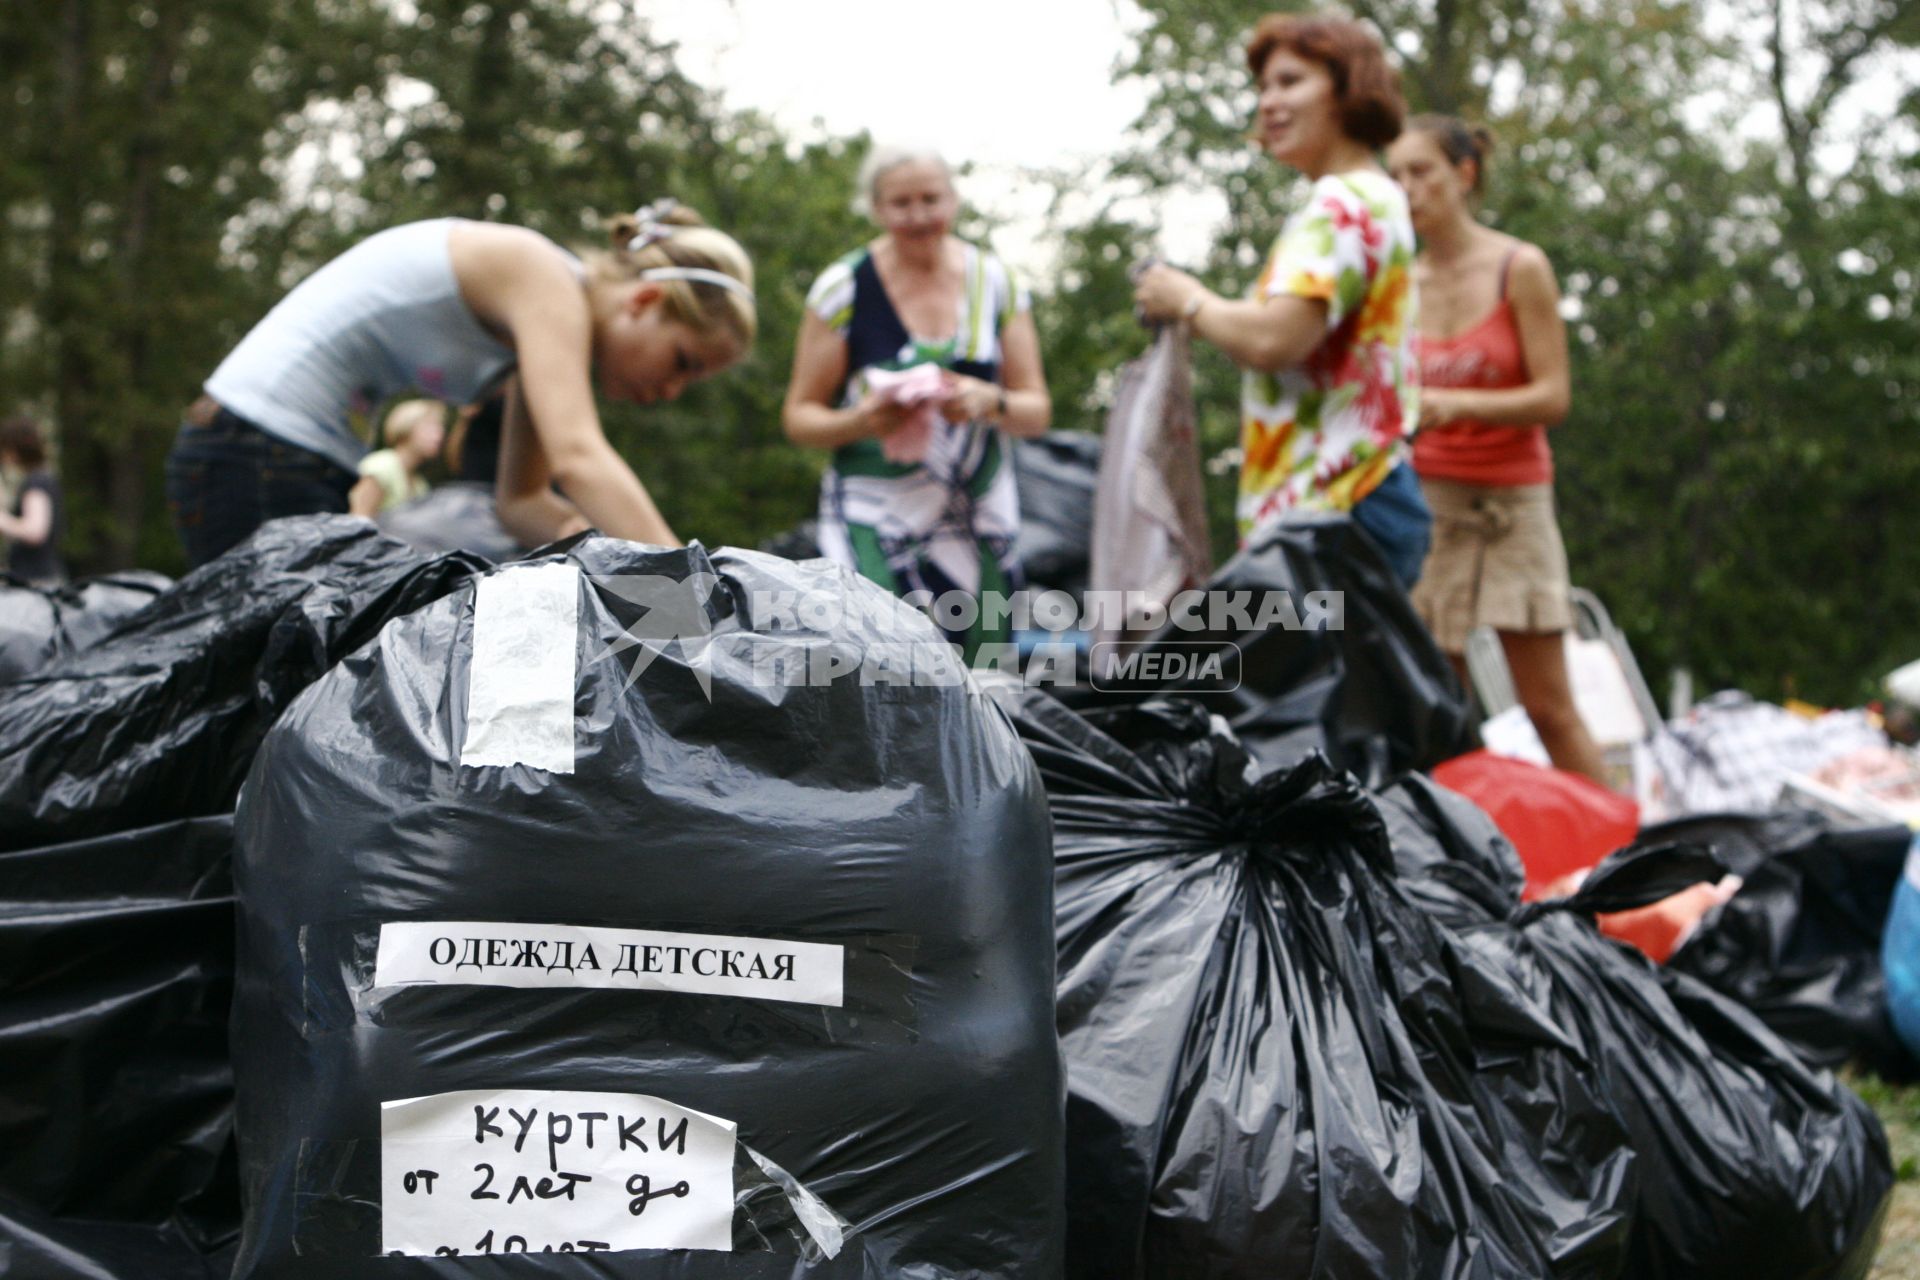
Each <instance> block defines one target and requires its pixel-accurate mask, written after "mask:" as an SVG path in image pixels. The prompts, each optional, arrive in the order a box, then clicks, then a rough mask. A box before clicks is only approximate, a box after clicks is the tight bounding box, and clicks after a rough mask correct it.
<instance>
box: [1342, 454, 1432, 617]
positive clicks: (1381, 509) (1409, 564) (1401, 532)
mask: <svg viewBox="0 0 1920 1280" xmlns="http://www.w3.org/2000/svg"><path fill="white" fill-rule="evenodd" d="M1353 522H1354V523H1355V524H1357V525H1359V526H1360V527H1361V528H1362V529H1365V530H1366V531H1367V535H1368V536H1369V537H1371V538H1372V539H1373V540H1374V542H1375V544H1376V545H1378V546H1379V548H1380V550H1381V552H1382V553H1383V554H1384V555H1385V556H1386V560H1387V565H1388V567H1389V568H1391V569H1392V570H1393V575H1394V576H1395V577H1396V578H1398V579H1400V585H1401V586H1403V587H1405V588H1407V589H1408V590H1409V591H1411V590H1412V589H1413V584H1414V583H1416V582H1418V581H1420V566H1421V565H1422V564H1424V563H1426V559H1427V547H1428V545H1429V544H1431V543H1432V541H1433V512H1431V511H1429V510H1428V509H1427V500H1426V498H1425V496H1423V495H1422V494H1421V492H1420V481H1419V480H1418V479H1417V478H1416V477H1415V476H1414V474H1413V466H1412V464H1410V463H1407V462H1404V461H1403V462H1401V463H1400V464H1399V465H1398V466H1396V467H1394V469H1393V470H1391V471H1389V472H1387V478H1386V479H1385V480H1382V481H1381V482H1380V485H1379V487H1378V488H1376V489H1375V490H1374V491H1373V492H1372V493H1370V494H1368V495H1367V496H1366V497H1364V498H1362V499H1360V502H1359V505H1357V506H1356V507H1354V509H1353Z"/></svg>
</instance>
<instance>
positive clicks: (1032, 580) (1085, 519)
mask: <svg viewBox="0 0 1920 1280" xmlns="http://www.w3.org/2000/svg"><path fill="white" fill-rule="evenodd" d="M1013 461H1014V466H1015V469H1016V471H1017V472H1018V475H1019V483H1020V532H1019V535H1018V536H1017V537H1016V538H1015V539H1014V544H1013V553H1014V555H1015V557H1016V558H1018V559H1019V561H1020V567H1021V569H1022V570H1024V571H1025V573H1026V577H1027V582H1028V583H1029V584H1030V585H1032V586H1033V587H1034V588H1035V589H1036V590H1038V589H1041V588H1050V589H1053V590H1057V591H1067V592H1072V593H1074V594H1078V593H1080V592H1082V591H1085V590H1086V589H1087V568H1088V559H1089V557H1090V556H1091V555H1092V546H1093V543H1092V538H1093V490H1094V483H1095V480H1096V478H1097V475H1098V472H1099V470H1100V437H1099V436H1096V435H1090V434H1088V433H1087V432H1084V431H1049V432H1048V433H1047V434H1046V435H1044V436H1041V437H1040V438H1038V439H1036V440H1016V441H1014V442H1013Z"/></svg>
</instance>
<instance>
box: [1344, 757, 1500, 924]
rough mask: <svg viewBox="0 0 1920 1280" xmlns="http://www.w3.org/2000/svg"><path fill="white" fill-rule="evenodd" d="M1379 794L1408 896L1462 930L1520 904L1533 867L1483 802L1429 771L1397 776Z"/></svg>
mask: <svg viewBox="0 0 1920 1280" xmlns="http://www.w3.org/2000/svg"><path fill="white" fill-rule="evenodd" d="M1374 799H1375V800H1376V801H1377V802H1378V804H1379V806H1380V814H1381V816H1382V817H1383V818H1385V819H1386V823H1387V838H1388V840H1389V842H1390V843H1391V844H1392V846H1393V862H1394V866H1395V868H1397V869H1398V871H1399V873H1400V878H1401V888H1402V890H1404V891H1405V893H1406V894H1407V896H1408V897H1410V898H1412V899H1413V900H1414V901H1416V902H1418V903H1420V904H1421V905H1422V906H1424V907H1426V908H1427V909H1428V910H1429V911H1431V912H1432V913H1433V914H1434V915H1435V916H1436V917H1437V918H1438V919H1440V920H1441V921H1443V922H1444V923H1446V924H1448V925H1450V926H1453V927H1456V928H1457V927H1459V926H1461V925H1467V924H1481V923H1486V922H1489V921H1495V920H1505V919H1507V918H1508V917H1509V916H1511V915H1512V914H1513V913H1514V912H1515V911H1517V910H1519V908H1520V895H1521V893H1522V891H1523V890H1525V888H1526V886H1527V869H1526V865H1525V864H1524V863H1522V862H1521V861H1520V851H1519V850H1518V849H1515V848H1514V847H1513V842H1512V841H1511V840H1509V839H1507V837H1506V836H1505V835H1504V834H1503V833H1502V832H1501V830H1500V828H1499V827H1498V826H1497V825H1496V824H1495V823H1494V821H1493V819H1492V818H1490V817H1488V816H1487V814H1486V811H1485V810H1483V809H1481V808H1480V806H1479V805H1476V804H1475V803H1474V802H1473V801H1471V800H1469V799H1467V798H1466V797H1465V796H1463V795H1461V794H1460V793H1459V792H1457V791H1450V790H1448V789H1447V788H1445V787H1443V786H1441V785H1440V784H1439V783H1437V782H1435V781H1434V780H1433V779H1432V778H1429V777H1428V776H1427V775H1426V774H1424V773H1409V774H1406V775H1404V776H1403V777H1401V778H1398V779H1396V780H1395V781H1394V782H1393V783H1392V784H1391V785H1389V786H1388V787H1386V788H1385V789H1384V790H1382V791H1380V792H1378V793H1377V794H1376V795H1375V796H1374Z"/></svg>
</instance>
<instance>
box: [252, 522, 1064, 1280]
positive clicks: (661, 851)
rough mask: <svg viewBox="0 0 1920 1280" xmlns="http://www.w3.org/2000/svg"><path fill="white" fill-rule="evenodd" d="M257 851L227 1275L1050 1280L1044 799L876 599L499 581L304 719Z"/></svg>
mask: <svg viewBox="0 0 1920 1280" xmlns="http://www.w3.org/2000/svg"><path fill="white" fill-rule="evenodd" d="M907 661H911V662H914V663H917V664H923V665H920V666H917V667H916V668H915V671H916V675H917V677H921V678H916V679H915V680H914V681H913V682H905V683H903V682H901V681H899V680H898V679H888V680H883V679H881V678H879V676H878V675H877V674H875V673H877V672H878V670H879V669H880V667H881V666H884V665H885V664H888V663H899V662H907ZM868 664H874V665H868ZM890 670H891V671H892V672H893V673H894V674H895V675H896V676H897V675H898V674H899V673H900V672H901V671H903V670H905V668H903V667H899V666H894V667H891V668H890ZM870 676H871V677H872V678H870ZM236 829H237V832H238V842H239V853H238V860H237V864H236V865H237V872H236V881H237V884H238V888H239V895H240V901H241V950H240V962H239V963H240V970H239V982H238V987H239V990H238V995H237V998H236V1004H235V1016H234V1030H235V1043H236V1062H237V1066H238V1072H239V1082H238V1083H239V1134H240V1147H241V1156H242V1181H243V1186H244V1187H245V1190H246V1198H247V1204H248V1217H247V1227H246V1232H245V1236H244V1239H243V1244H242V1246H241V1250H240V1256H239V1260H238V1263H237V1265H236V1270H235V1277H236V1280H249V1278H251V1277H258V1276H272V1277H296V1278H298V1277H341V1278H343V1280H344V1278H347V1277H352V1278H354V1280H360V1278H362V1277H381V1276H426V1275H444V1274H447V1272H446V1271H444V1270H442V1269H440V1267H439V1265H438V1264H436V1263H435V1262H433V1261H432V1260H431V1259H424V1258H420V1257H413V1256H408V1257H391V1256H389V1257H384V1258H383V1257H379V1256H377V1255H379V1254H381V1253H382V1252H383V1251H384V1252H389V1253H390V1252H392V1251H394V1250H399V1251H402V1252H405V1253H408V1254H413V1253H418V1252H426V1253H438V1252H439V1251H441V1250H443V1249H444V1250H458V1251H459V1256H460V1257H462V1258H463V1259H470V1258H472V1256H473V1255H474V1254H476V1253H480V1254H487V1253H492V1254H498V1253H501V1252H503V1251H518V1250H521V1249H525V1250H527V1251H529V1252H530V1253H531V1254H541V1253H542V1250H543V1249H545V1248H548V1247H551V1248H553V1249H555V1250H556V1251H558V1250H561V1249H562V1248H563V1247H564V1248H565V1249H566V1250H571V1251H573V1252H575V1253H579V1252H604V1253H606V1254H607V1257H606V1258H603V1259H600V1260H599V1261H597V1262H596V1261H592V1260H588V1259H581V1258H578V1257H574V1258H567V1259H565V1260H563V1261H562V1260H557V1259H555V1258H553V1257H551V1256H548V1257H546V1258H545V1260H544V1261H543V1260H542V1258H540V1257H528V1258H526V1259H520V1260H517V1262H516V1264H515V1265H514V1266H513V1267H512V1268H511V1269H508V1268H506V1267H505V1266H504V1265H503V1264H501V1263H499V1262H498V1261H496V1262H494V1263H493V1264H485V1263H478V1262H475V1263H472V1264H468V1263H465V1262H463V1263H462V1274H481V1275H500V1276H507V1275H516V1276H527V1275H547V1274H554V1275H561V1274H564V1275H567V1276H578V1275H592V1276H607V1277H611V1276H631V1275H636V1274H645V1275H647V1276H661V1277H669V1276H670V1277H682V1278H694V1277H720V1276H726V1277H768V1278H771V1277H776V1276H777V1277H797V1276H802V1275H804V1276H810V1277H811V1276H822V1277H874V1278H877V1277H881V1276H901V1277H917V1276H924V1277H954V1278H956V1280H957V1278H960V1277H978V1278H980V1280H985V1278H986V1277H1011V1276H1021V1277H1027V1276H1033V1277H1045V1276H1050V1275H1054V1274H1057V1272H1058V1269H1059V1252H1060V1240H1061V1207H1060V1186H1061V1181H1060V1179H1061V1173H1060V1165H1061V1159H1062V1157H1061V1137H1060V1106H1061V1072H1060V1062H1059V1050H1058V1045H1057V1042H1056V1041H1055V1039H1054V1034H1053V945H1052V928H1051V924H1052V894H1051V857H1050V846H1049V842H1048V829H1047V817H1046V808H1045V802H1044V796H1043V793H1042V791H1041V789H1040V784H1039V780H1038V778H1037V776H1036V775H1035V772H1034V770H1033V767H1032V764H1031V762H1030V760H1029V759H1028V757H1027V753H1026V752H1025V751H1024V750H1023V749H1022V747H1021V745H1020V742H1019V740H1018V738H1017V737H1016V736H1015V735H1014V733H1013V732H1012V730H1011V729H1010V728H1009V727H1008V725H1007V723H1006V721H1005V719H1004V717H1002V716H1001V715H1000V714H999V713H998V712H997V710H996V709H995V708H994V707H993V705H992V704H991V703H989V702H988V701H987V700H986V699H985V698H984V697H983V696H982V695H981V694H980V692H979V691H978V690H977V689H976V688H975V687H974V686H973V684H972V683H971V682H970V681H969V680H968V679H966V678H965V675H964V672H963V670H962V669H961V668H960V666H959V663H958V660H957V658H956V656H955V655H954V653H953V650H952V648H951V646H950V645H948V644H947V643H946V642H945V641H944V640H943V639H941V638H940V637H939V635H938V633H937V632H936V631H935V630H934V629H933V627H932V625H931V624H930V623H929V622H928V621H927V620H926V619H925V618H924V617H923V616H922V615H920V614H919V613H917V612H916V611H914V610H912V609H911V608H910V607H909V606H907V605H906V604H904V603H903V602H900V601H897V600H895V599H894V598H893V597H892V596H890V595H889V594H888V593H886V592H885V591H883V590H881V589H880V588H878V587H875V586H873V585H872V584H869V583H866V582H864V581H863V580H861V579H859V578H857V577H855V576H854V575H851V574H849V573H846V572H844V571H842V570H840V569H838V568H836V567H834V566H832V565H829V564H826V563H824V562H820V561H813V562H808V563H803V564H796V563H792V562H788V561H784V560H780V559H778V558H775V557H772V556H768V555H763V554H760V553H757V552H738V551H727V552H720V553H717V554H714V555H712V556H709V554H708V553H707V552H706V551H705V550H703V549H701V548H699V547H697V546H696V547H693V548H689V549H687V550H681V551H662V550H658V549H650V548H644V547H640V546H637V545H635V544H632V543H624V542H618V541H614V540H611V539H605V538H589V539H587V540H585V541H583V542H582V543H580V544H579V545H578V546H577V547H576V548H575V549H574V550H572V551H571V552H570V553H569V554H568V555H566V556H564V557H545V558H543V559H541V560H540V561H538V562H534V563H528V564H521V565H514V566H508V567H505V568H502V569H501V570H500V571H498V572H497V573H495V574H493V575H491V576H489V577H486V578H484V579H482V580H480V581H479V582H478V583H477V584H476V585H475V586H474V587H473V588H472V589H470V590H467V591H463V592H461V593H460V594H459V595H457V596H455V597H453V598H450V599H448V600H444V601H441V602H440V603H438V604H436V605H433V606H431V607H429V608H427V609H424V610H422V611H420V612H418V613H416V614H414V615H413V616H412V617H410V618H408V619H406V620H404V621H402V622H400V623H397V624H395V625H394V626H391V627H389V628H387V629H386V630H385V631H384V632H382V633H381V635H380V638H379V640H378V642H377V643H375V644H374V645H372V646H369V647H368V648H366V649H363V650H362V651H360V652H359V653H358V654H355V655H354V656H352V657H350V658H349V659H347V660H346V661H345V662H343V663H342V664H341V665H340V666H339V667H338V668H336V669H335V670H334V671H333V672H332V673H331V674H330V675H329V676H327V677H326V678H324V679H323V680H321V681H320V682H319V683H318V684H316V685H315V686H314V687H313V688H312V689H310V690H309V691H308V692H307V694H306V695H305V696H304V697H302V698H301V699H300V700H299V701H298V702H296V703H295V704H294V706H293V707H292V708H291V709H290V710H289V711H288V712H287V714H286V715H284V716H283V717H282V718H281V720H280V722H279V723H278V724H277V725H276V726H275V727H274V729H273V731H272V733H271V734H270V735H269V736H268V738H267V740H266V742H265V744H264V745H263V746H262V748H261V751H260V754H259V758H258V760H257V762H256V764H255V767H254V770H253V773H252V774H251V775H250V776H249V778H248V780H247V785H246V788H245V792H244V795H243V798H242V802H241V807H240V810H239V813H238V816H237V822H236ZM443 962H444V963H443ZM536 1113H537V1114H536ZM516 1117H527V1119H525V1120H521V1119H517V1118H516ZM523 1125H525V1126H531V1127H532V1128H531V1129H529V1128H525V1127H523ZM732 1126H737V1129H736V1128H733V1127H732ZM528 1132H535V1135H536V1136H534V1137H532V1138H528V1139H526V1140H525V1143H524V1150H523V1149H521V1145H520V1139H521V1137H522V1136H523V1135H524V1134H526V1133H528ZM729 1151H730V1152H731V1156H729V1155H728V1152H729ZM763 1162H764V1163H763ZM429 1174H431V1175H433V1176H431V1177H429V1176H428V1175H429ZM430 1197H438V1198H430ZM475 1197H480V1198H479V1199H476V1198H475ZM728 1248H730V1249H731V1252H721V1251H720V1250H723V1249H728ZM829 1255H831V1256H829ZM489 1265H491V1266H492V1267H493V1268H494V1269H490V1270H489V1269H482V1268H485V1267H487V1266H489Z"/></svg>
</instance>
